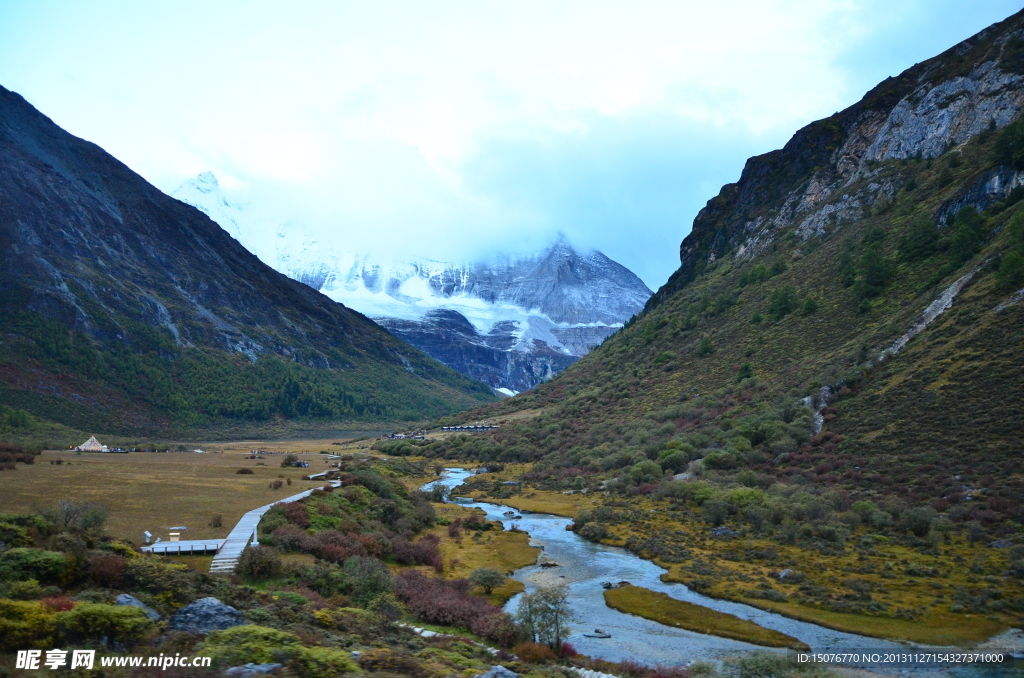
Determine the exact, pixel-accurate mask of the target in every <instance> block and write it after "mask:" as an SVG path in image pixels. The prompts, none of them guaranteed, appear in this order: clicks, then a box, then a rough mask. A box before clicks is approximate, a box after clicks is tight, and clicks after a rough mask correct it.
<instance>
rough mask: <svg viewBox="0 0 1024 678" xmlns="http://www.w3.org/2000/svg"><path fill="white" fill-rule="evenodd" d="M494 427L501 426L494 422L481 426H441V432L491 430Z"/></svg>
mask: <svg viewBox="0 0 1024 678" xmlns="http://www.w3.org/2000/svg"><path fill="white" fill-rule="evenodd" d="M496 428H501V427H500V426H497V425H495V424H484V425H481V426H442V427H441V432H442V433H456V432H458V431H493V430H494V429H496Z"/></svg>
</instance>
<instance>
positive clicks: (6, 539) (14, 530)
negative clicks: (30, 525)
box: [0, 523, 32, 548]
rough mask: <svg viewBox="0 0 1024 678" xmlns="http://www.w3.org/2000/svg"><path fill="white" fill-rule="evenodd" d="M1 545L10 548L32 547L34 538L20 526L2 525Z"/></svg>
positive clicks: (0, 525)
mask: <svg viewBox="0 0 1024 678" xmlns="http://www.w3.org/2000/svg"><path fill="white" fill-rule="evenodd" d="M0 543H3V544H6V545H7V547H8V548H15V547H18V546H31V545H32V538H31V537H29V536H28V530H26V529H25V528H24V527H21V526H20V525H12V524H10V523H0Z"/></svg>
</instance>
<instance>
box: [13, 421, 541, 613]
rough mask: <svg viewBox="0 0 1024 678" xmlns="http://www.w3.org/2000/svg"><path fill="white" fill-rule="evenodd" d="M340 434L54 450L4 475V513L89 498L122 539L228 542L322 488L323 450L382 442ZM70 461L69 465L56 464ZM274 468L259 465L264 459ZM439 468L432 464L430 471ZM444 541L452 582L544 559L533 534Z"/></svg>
mask: <svg viewBox="0 0 1024 678" xmlns="http://www.w3.org/2000/svg"><path fill="white" fill-rule="evenodd" d="M332 442H334V441H332V440H292V441H276V442H275V441H255V440H248V441H238V442H233V443H223V444H220V445H211V446H203V447H202V449H210V450H223V452H222V453H220V454H217V453H209V454H197V453H195V452H167V453H149V452H138V453H129V454H99V453H81V454H77V453H75V452H72V451H46V452H43V453H42V455H40V456H39V457H37V458H36V463H35V464H32V465H27V466H25V465H21V464H19V465H18V469H17V471H13V472H11V471H7V472H5V480H6V481H7V482H6V483H5V487H4V491H3V492H2V493H0V512H12V513H22V512H29V511H32V510H34V509H36V508H45V507H46V506H49V505H52V504H54V503H55V502H57V501H59V500H61V499H74V500H76V501H89V502H94V503H97V504H100V505H102V506H105V507H107V508H108V509H109V510H110V516H109V518H108V520H107V525H106V531H107V532H108V534H110V535H111V536H113V537H117V538H120V539H127V540H130V541H133V542H136V543H141V541H142V531H143V530H149V531H150V532H152V533H153V535H154V536H155V537H161V538H163V539H164V540H165V541H166V540H167V539H168V532H169V528H170V527H175V526H179V525H185V526H187V527H188V528H189V529H188V531H187V532H186V533H184V534H183V535H182V538H183V539H207V538H222V537H225V536H227V533H228V532H229V531H230V530H231V528H232V527H234V525H235V523H236V522H238V519H239V518H241V516H242V514H244V513H245V512H247V511H250V510H252V509H254V508H257V507H259V506H263V505H265V504H268V503H271V502H273V501H275V500H278V499H283V498H285V497H288V496H291V495H293V494H297V493H298V492H301V491H302V490H305V489H309V488H312V487H319V486H320V485H322V484H323V481H322V480H317V481H312V480H302V476H304V475H307V474H309V473H318V472H320V471H323V470H327V469H328V468H330V467H329V463H330V462H331V461H333V460H328V459H326V458H325V455H322V454H319V451H320V450H329V451H330V452H331V453H335V454H344V455H348V454H352V453H360V452H365V451H366V450H367V449H368V447H369V445H370V444H372V442H373V441H356V442H353V441H346V442H344V443H343V444H342V445H331V443H332ZM250 450H263V451H267V452H273V453H275V454H265V455H263V456H264V458H263V459H260V460H253V459H245V458H244V457H246V456H249V451H250ZM284 453H292V454H297V455H298V456H299V458H300V459H303V460H305V461H308V462H309V464H310V465H309V468H281V467H280V463H281V459H282V456H283V454H284ZM56 460H61V461H62V462H63V463H62V464H60V465H57V464H51V463H50V462H51V461H56ZM260 463H262V464H265V465H264V466H260V465H258V464H260ZM432 466H433V464H431V467H432ZM240 468H250V469H253V471H254V473H253V475H238V474H237V473H236V471H237V470H238V469H240ZM436 478H437V476H436V475H433V474H431V473H429V472H428V474H427V475H424V476H405V477H402V478H398V479H397V480H398V481H399V482H401V483H402V484H403V485H404V486H405V487H406V488H407V489H409V490H415V489H419V488H420V487H421V486H422V485H423V484H424V483H426V482H429V481H430V480H434V479H436ZM288 479H291V481H292V484H291V485H287V484H285V485H284V486H282V487H281V489H279V490H272V489H270V487H269V484H270V483H272V482H273V481H275V480H284V481H286V482H287V480H288ZM434 506H435V509H436V510H437V514H438V516H439V517H443V518H447V519H449V520H455V519H456V518H463V519H464V520H465V519H468V518H470V517H477V518H480V517H482V515H483V512H482V511H479V509H470V508H466V507H462V506H457V505H452V504H435V505H434ZM218 514H219V515H221V516H222V526H221V527H218V528H214V527H210V526H209V525H208V523H209V522H210V519H211V518H212V517H213V516H214V515H218ZM431 532H433V533H434V534H436V535H437V536H438V537H439V538H440V539H441V543H440V547H441V553H442V555H443V557H444V561H445V566H446V573H445V576H446V577H449V578H458V577H465V576H468V575H469V573H470V572H472V571H473V570H475V569H477V568H479V567H489V568H492V569H495V570H498V571H500V572H504V573H506V574H510V573H511V572H512V571H514V570H516V569H518V568H520V567H525V566H526V565H531V564H533V563H535V562H536V561H537V555H538V553H539V552H540V549H538V548H536V547H533V546H530V545H529V539H530V538H529V535H527V534H526V533H525V532H512V531H504V532H496V531H493V530H490V531H487V532H484V533H482V536H481V537H480V539H479V540H476V539H474V538H473V535H472V533H466V532H464V533H463V535H462V536H461V538H459V539H457V540H456V539H453V538H452V537H449V536H448V528H447V527H446V526H442V525H438V526H437V527H435V528H433V530H431ZM282 558H283V560H284V561H285V562H286V563H294V564H296V565H309V564H311V563H312V562H313V557H312V556H309V555H305V554H284V555H283V556H282ZM171 560H173V561H175V562H180V563H183V564H185V565H188V566H189V567H190V568H192V569H195V570H197V571H200V572H207V571H209V569H210V561H211V560H212V556H175V557H172V558H171ZM522 590H523V585H522V584H521V583H519V582H517V581H514V580H512V579H509V580H508V581H507V582H506V584H505V585H504V586H502V587H500V588H498V589H495V590H494V591H493V592H492V594H491V596H490V599H491V600H492V602H495V603H496V604H499V605H500V604H503V603H504V602H506V601H507V600H508V599H509V598H511V597H512V596H514V595H515V594H516V593H519V592H520V591H522Z"/></svg>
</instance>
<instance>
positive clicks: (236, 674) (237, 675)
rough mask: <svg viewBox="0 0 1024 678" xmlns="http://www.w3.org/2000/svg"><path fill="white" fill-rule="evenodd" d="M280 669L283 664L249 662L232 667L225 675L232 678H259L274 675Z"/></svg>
mask: <svg viewBox="0 0 1024 678" xmlns="http://www.w3.org/2000/svg"><path fill="white" fill-rule="evenodd" d="M279 668H281V664H253V663H252V662H249V663H248V664H244V665H242V666H232V667H231V668H230V669H228V670H227V671H225V672H224V675H225V676H232V678H259V676H265V675H267V674H268V673H273V672H274V671H277V670H278V669H279Z"/></svg>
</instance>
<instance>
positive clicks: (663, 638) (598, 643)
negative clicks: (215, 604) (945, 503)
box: [423, 468, 1021, 676]
mask: <svg viewBox="0 0 1024 678" xmlns="http://www.w3.org/2000/svg"><path fill="white" fill-rule="evenodd" d="M470 475H472V473H471V472H470V471H467V470H465V469H460V468H449V469H447V473H446V474H445V475H444V476H443V477H442V478H441V479H440V480H437V481H434V482H432V483H428V484H427V485H424V487H423V489H424V490H426V491H429V490H430V489H431V488H432V487H433V486H434V485H435V484H437V485H443V486H446V487H449V488H454V487H458V486H459V485H461V484H462V482H463V480H464V479H465V478H467V477H469V476H470ZM460 503H461V502H460ZM463 505H465V506H471V507H475V508H479V509H482V510H483V511H484V512H485V513H486V514H487V518H488V519H489V520H500V521H501V522H502V524H503V525H504V526H505V528H506V529H508V528H509V527H511V525H512V523H516V524H517V525H518V527H519V529H521V530H524V531H525V532H528V533H529V534H530V537H531V544H533V545H535V546H539V547H541V548H542V549H543V550H544V555H543V556H542V558H543V559H544V560H553V561H555V562H557V563H558V564H559V567H552V568H541V567H540V566H539V565H531V566H528V567H524V568H521V569H519V570H516V572H515V573H514V574H513V575H512V577H513V579H516V580H518V581H521V582H523V583H524V584H525V585H526V589H527V591H528V592H530V591H533V590H535V589H536V588H537V587H538V586H550V585H557V584H564V585H566V586H568V587H569V591H570V601H571V604H572V610H573V613H574V617H575V622H574V624H573V629H572V634H571V635H570V637H569V638H568V640H569V642H570V643H572V645H573V646H574V647H575V648H576V649H577V650H579V651H580V652H582V653H583V654H586V655H589V656H591V657H597V658H601V659H607V660H609V661H622V660H625V659H632V660H635V661H640V662H643V663H646V664H665V665H683V664H690V663H692V662H695V661H702V660H703V661H708V660H710V661H715V660H720V659H722V658H724V657H729V656H735V655H737V654H742V653H744V652H749V651H752V650H763V649H766V648H761V647H758V646H755V645H751V644H749V643H743V642H740V641H736V640H730V639H727V638H719V637H717V636H709V635H704V634H701V633H695V632H692V631H686V630H683V629H677V628H673V627H670V626H665V625H663V624H659V623H657V622H653V621H649V620H647V619H643V618H641V617H636V616H634V615H630V614H625V613H623V612H619V611H617V610H613V609H612V608H610V607H608V606H607V605H605V603H604V589H603V588H602V587H601V583H602V582H605V581H610V582H613V583H615V582H619V581H623V580H625V581H628V582H630V583H632V584H634V585H636V586H643V587H645V588H649V589H651V590H654V591H662V592H664V593H666V594H668V595H670V596H672V597H673V598H676V599H678V600H685V601H688V602H691V603H695V604H698V605H702V606H704V607H707V608H711V609H713V610H718V611H720V612H727V613H729V614H732V615H735V616H737V617H740V618H742V619H748V620H750V621H753V622H754V623H756V624H759V625H760V626H763V627H765V628H769V629H774V630H776V631H780V632H781V633H785V634H786V635H789V636H792V637H794V638H798V639H799V640H801V641H803V642H805V643H807V644H808V645H809V646H811V648H812V650H813V651H814V652H830V653H831V652H843V653H849V652H857V653H863V652H865V651H869V652H893V651H896V652H907V651H908V649H910V648H909V647H908V646H906V645H902V644H899V643H895V642H891V641H885V640H879V639H877V638H867V637H864V636H858V635H854V634H851V633H842V632H840V631H833V630H831V629H827V628H824V627H821V626H817V625H815V624H809V623H807V622H801V621H797V620H795V619H789V618H788V617H783V616H781V615H778V614H775V613H773V612H768V611H765V610H761V609H759V608H756V607H751V606H749V605H743V604H742V603H734V602H730V601H725V600H717V599H715V598H708V597H707V596H703V595H701V594H699V593H696V592H694V591H691V590H690V589H688V588H687V587H686V586H684V585H683V584H666V583H665V582H663V581H661V578H660V577H661V575H662V574H664V573H665V569H664V568H662V567H659V566H658V565H655V564H654V563H652V562H650V561H648V560H644V559H642V558H639V557H637V556H635V555H633V554H632V553H630V552H629V551H626V550H625V549H622V548H618V547H615V546H607V545H605V544H595V543H593V542H589V541H587V540H585V539H583V538H582V537H580V536H578V535H577V534H576V533H575V532H570V531H568V530H566V529H565V527H566V525H568V524H569V523H571V522H572V521H571V520H570V519H568V518H563V517H561V516H553V515H549V514H543V513H521V512H520V511H518V510H516V509H513V508H511V507H508V506H502V505H499V504H489V503H482V502H473V503H467V504H463ZM507 511H514V512H515V514H516V515H522V517H521V518H516V519H514V520H513V519H512V518H511V517H510V516H506V515H504V514H505V512H507ZM517 605H518V596H516V597H515V598H512V599H511V600H510V601H509V602H508V603H507V604H506V605H505V610H506V611H508V612H512V613H514V612H515V610H516V606H517ZM597 628H599V629H601V630H603V631H605V632H607V633H610V634H611V636H612V637H611V638H607V639H596V638H587V637H585V636H584V635H583V634H584V633H592V632H593V631H594V629H597ZM773 651H777V652H787V650H773ZM870 668H871V670H873V671H879V672H885V673H892V674H898V675H915V676H926V675H957V676H982V675H992V676H995V675H1021V674H1020V673H1017V672H1016V671H1014V672H1012V673H1006V672H1004V671H1003V670H1001V669H997V671H998V673H990V672H987V671H986V672H984V673H983V672H981V671H977V670H973V669H971V670H968V669H955V670H953V671H939V670H936V669H909V668H906V667H901V668H892V669H891V670H886V669H885V668H880V667H878V666H872V667H870Z"/></svg>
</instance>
